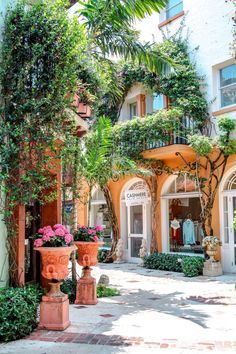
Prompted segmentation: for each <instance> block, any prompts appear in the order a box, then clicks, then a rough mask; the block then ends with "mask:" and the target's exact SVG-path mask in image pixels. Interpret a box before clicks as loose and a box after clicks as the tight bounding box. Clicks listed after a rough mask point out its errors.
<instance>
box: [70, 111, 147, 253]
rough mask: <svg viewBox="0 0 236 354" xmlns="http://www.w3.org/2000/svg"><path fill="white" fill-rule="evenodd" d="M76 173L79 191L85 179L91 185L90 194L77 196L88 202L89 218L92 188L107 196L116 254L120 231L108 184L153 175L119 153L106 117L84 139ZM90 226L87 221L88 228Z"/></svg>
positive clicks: (89, 186)
mask: <svg viewBox="0 0 236 354" xmlns="http://www.w3.org/2000/svg"><path fill="white" fill-rule="evenodd" d="M76 170H77V172H78V176H80V178H81V180H80V183H79V184H78V188H80V186H81V184H82V180H84V181H85V183H86V184H87V186H88V194H87V195H86V196H85V197H84V195H83V194H82V195H80V194H78V196H77V197H78V198H80V199H81V200H82V201H83V200H84V198H85V199H87V201H88V215H89V214H90V209H91V193H92V189H93V187H99V188H100V189H101V191H102V192H103V193H104V197H105V200H106V202H107V206H108V213H109V220H110V224H111V227H112V230H113V244H112V251H111V252H112V253H113V252H114V250H115V247H116V243H117V241H118V239H119V228H118V221H117V216H116V213H115V210H114V206H113V203H112V197H111V193H110V190H109V187H108V184H109V182H110V181H117V180H118V179H119V178H120V177H122V176H126V175H139V176H147V175H150V174H151V173H150V172H149V171H147V170H146V169H145V168H141V167H138V166H137V164H136V163H135V162H134V161H133V160H131V159H130V158H128V157H126V156H123V155H121V154H120V153H119V149H117V147H116V146H115V145H114V143H113V136H112V124H111V121H110V120H109V119H108V118H106V117H101V118H100V119H99V120H98V122H97V124H96V126H95V127H94V130H93V131H92V132H91V133H90V134H88V136H87V137H86V138H85V140H84V146H83V148H80V153H78V155H77V160H76ZM89 223H90V222H89V220H88V225H89Z"/></svg>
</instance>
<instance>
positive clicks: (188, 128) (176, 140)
mask: <svg viewBox="0 0 236 354" xmlns="http://www.w3.org/2000/svg"><path fill="white" fill-rule="evenodd" d="M194 129H195V124H194V122H193V120H192V119H191V118H189V117H183V118H182V119H181V120H180V123H179V125H178V127H177V129H175V131H174V132H173V133H167V134H166V140H165V141H163V140H161V141H160V139H158V137H157V138H156V139H155V137H153V138H151V139H148V141H146V142H145V144H144V150H152V149H157V148H161V147H165V146H169V145H176V144H182V145H188V135H189V134H190V133H191V132H193V131H194ZM154 135H155V133H154Z"/></svg>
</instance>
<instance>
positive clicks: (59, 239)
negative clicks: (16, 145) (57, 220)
mask: <svg viewBox="0 0 236 354" xmlns="http://www.w3.org/2000/svg"><path fill="white" fill-rule="evenodd" d="M72 242H73V236H72V235H71V234H70V233H69V231H68V230H67V228H66V227H65V226H63V225H61V224H56V225H54V226H44V227H42V228H40V229H39V230H38V233H37V234H36V236H35V240H34V247H62V246H71V244H72Z"/></svg>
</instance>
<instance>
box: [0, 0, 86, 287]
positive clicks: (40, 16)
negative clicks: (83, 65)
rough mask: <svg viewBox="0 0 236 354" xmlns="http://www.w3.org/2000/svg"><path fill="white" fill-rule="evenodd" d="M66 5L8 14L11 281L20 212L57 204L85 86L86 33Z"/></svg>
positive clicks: (4, 157)
mask: <svg viewBox="0 0 236 354" xmlns="http://www.w3.org/2000/svg"><path fill="white" fill-rule="evenodd" d="M66 6H67V4H66V2H65V1H62V0H56V1H53V2H52V1H50V0H45V1H44V0H39V1H37V2H35V3H34V4H33V5H29V4H27V3H26V2H25V1H20V2H19V3H18V4H16V6H15V8H14V9H10V10H8V12H7V15H6V18H5V25H4V31H3V39H2V48H1V58H0V68H1V69H0V86H1V93H0V96H1V98H2V102H1V111H0V119H1V130H0V151H1V159H0V186H1V192H2V193H1V196H2V198H1V210H2V212H3V215H4V221H5V223H6V227H7V234H8V247H9V257H10V260H9V264H10V277H11V282H12V283H14V284H17V283H18V280H19V279H17V276H16V270H17V263H16V252H17V244H16V234H17V227H16V223H17V220H16V219H15V218H14V215H15V211H16V208H17V206H19V205H21V204H23V205H27V204H29V203H32V202H34V201H35V200H38V201H40V203H44V202H45V201H46V200H52V199H54V198H55V191H56V178H55V175H56V173H57V171H58V169H59V159H58V158H59V155H60V149H61V145H62V141H63V139H61V140H60V141H59V140H58V136H61V137H62V138H63V135H64V134H65V133H66V132H67V131H70V130H71V131H73V122H70V121H69V118H68V114H67V109H69V107H70V104H71V102H72V100H73V96H74V92H75V90H76V88H77V85H78V79H77V71H76V70H77V63H78V61H79V59H80V58H82V57H83V52H84V49H85V45H86V43H85V40H84V33H83V28H82V27H81V26H80V25H79V24H78V22H77V21H76V20H74V19H69V18H68V16H67V12H66Z"/></svg>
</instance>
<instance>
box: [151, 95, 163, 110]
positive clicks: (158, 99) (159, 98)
mask: <svg viewBox="0 0 236 354" xmlns="http://www.w3.org/2000/svg"><path fill="white" fill-rule="evenodd" d="M163 108H165V96H164V95H162V94H158V93H154V94H153V111H154V112H155V111H159V110H160V109H163Z"/></svg>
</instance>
